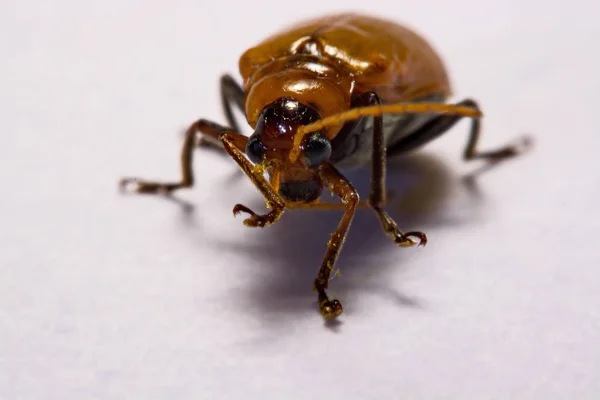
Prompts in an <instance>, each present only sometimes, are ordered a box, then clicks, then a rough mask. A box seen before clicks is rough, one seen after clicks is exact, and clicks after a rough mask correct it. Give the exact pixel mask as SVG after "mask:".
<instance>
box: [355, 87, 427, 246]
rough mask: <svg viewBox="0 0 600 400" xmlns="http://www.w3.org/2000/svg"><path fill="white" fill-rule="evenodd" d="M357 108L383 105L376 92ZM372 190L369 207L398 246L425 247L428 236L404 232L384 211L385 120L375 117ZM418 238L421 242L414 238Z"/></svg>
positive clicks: (366, 94) (361, 99)
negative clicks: (416, 245)
mask: <svg viewBox="0 0 600 400" xmlns="http://www.w3.org/2000/svg"><path fill="white" fill-rule="evenodd" d="M356 102H357V103H358V104H357V106H371V105H377V104H381V100H380V99H379V96H377V94H376V93H374V92H367V93H365V94H363V95H362V96H361V97H360V98H359V99H357V101H356ZM371 163H372V166H371V190H370V193H369V205H370V206H371V208H372V209H373V211H375V213H376V215H377V217H378V218H379V221H380V222H381V226H382V228H383V230H384V231H385V233H386V234H388V235H389V236H390V237H391V238H392V239H393V240H394V243H396V244H397V245H398V246H402V247H410V246H414V245H415V244H418V245H421V246H424V245H425V244H426V243H427V236H426V235H425V234H424V233H423V232H406V233H404V232H402V231H401V230H400V228H399V227H398V224H396V222H395V221H394V220H393V219H392V217H390V216H389V214H388V213H387V212H386V211H385V210H384V207H385V204H386V194H387V192H386V182H385V178H386V166H387V165H386V164H387V159H386V143H385V137H384V132H383V118H382V117H381V116H376V117H373V153H372V157H371ZM413 237H414V238H417V239H418V240H419V242H417V241H415V240H414V239H412V238H413Z"/></svg>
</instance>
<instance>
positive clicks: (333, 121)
mask: <svg viewBox="0 0 600 400" xmlns="http://www.w3.org/2000/svg"><path fill="white" fill-rule="evenodd" d="M430 112H431V113H437V114H455V115H462V116H464V117H472V118H480V117H482V116H483V113H482V112H481V111H479V110H477V109H475V108H472V107H466V106H455V105H452V104H442V103H401V104H381V105H375V106H368V107H360V108H353V109H350V110H348V111H344V112H341V113H339V114H335V115H332V116H329V117H327V118H324V119H322V120H319V121H316V122H313V123H312V124H308V125H304V126H301V127H300V128H298V132H297V133H296V136H295V137H294V146H293V147H292V150H291V151H290V161H291V162H292V163H294V162H296V160H297V159H298V157H299V156H300V145H301V144H302V141H303V140H304V138H305V137H306V136H307V135H308V134H310V133H313V132H316V131H318V130H320V129H322V128H325V127H328V126H332V125H338V124H340V123H342V122H346V121H352V120H355V119H359V118H361V117H368V116H379V115H382V114H425V113H430Z"/></svg>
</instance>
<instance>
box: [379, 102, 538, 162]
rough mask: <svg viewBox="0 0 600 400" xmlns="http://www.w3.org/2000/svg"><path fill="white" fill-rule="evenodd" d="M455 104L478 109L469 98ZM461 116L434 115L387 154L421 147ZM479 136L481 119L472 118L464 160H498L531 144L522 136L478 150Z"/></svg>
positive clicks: (438, 135)
mask: <svg viewBox="0 0 600 400" xmlns="http://www.w3.org/2000/svg"><path fill="white" fill-rule="evenodd" d="M456 105H459V106H467V107H473V108H475V109H478V110H479V106H478V105H477V103H476V102H475V101H474V100H471V99H466V100H463V101H461V102H460V103H457V104H456ZM462 118H464V117H463V116H457V115H440V116H439V117H436V118H434V119H432V120H431V121H429V122H428V123H426V124H425V125H423V126H422V127H421V128H419V129H418V130H417V131H416V132H414V133H412V134H410V135H409V136H407V137H406V138H404V139H403V140H401V141H400V142H398V143H396V144H394V145H393V146H390V147H389V148H388V149H387V155H388V156H395V155H398V154H402V153H406V152H409V151H411V150H415V149H416V148H418V147H421V146H423V145H425V144H427V143H429V142H431V141H432V140H435V139H437V138H438V137H440V136H441V135H443V134H444V133H446V132H448V131H449V130H450V129H451V128H452V127H453V126H454V125H456V123H458V122H459V121H460V120H461V119H462ZM480 136H481V121H480V120H479V119H478V118H475V119H473V120H472V124H471V131H470V133H469V140H468V142H467V146H466V147H465V150H464V153H463V158H464V159H465V160H467V161H470V160H476V159H484V160H488V161H500V160H503V159H506V158H509V157H513V156H516V155H517V154H519V153H522V152H523V151H524V150H525V149H526V148H528V147H529V145H530V144H531V139H530V138H529V137H522V138H520V140H519V141H517V142H516V143H513V144H511V145H506V146H504V147H501V148H498V149H493V150H488V151H480V150H479V149H478V148H477V146H478V144H479V138H480Z"/></svg>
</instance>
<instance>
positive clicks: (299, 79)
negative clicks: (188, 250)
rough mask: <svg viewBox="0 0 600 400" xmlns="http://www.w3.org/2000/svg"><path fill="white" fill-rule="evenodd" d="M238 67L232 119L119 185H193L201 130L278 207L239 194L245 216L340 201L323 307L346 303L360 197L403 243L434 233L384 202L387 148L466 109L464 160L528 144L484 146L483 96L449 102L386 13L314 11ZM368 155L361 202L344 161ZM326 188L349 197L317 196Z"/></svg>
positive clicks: (231, 84) (194, 128) (258, 220)
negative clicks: (414, 227)
mask: <svg viewBox="0 0 600 400" xmlns="http://www.w3.org/2000/svg"><path fill="white" fill-rule="evenodd" d="M239 70H240V73H241V75H242V77H243V87H240V86H239V85H238V84H237V83H236V82H235V81H234V79H233V78H232V77H231V76H229V75H225V76H223V77H222V78H221V97H222V102H223V107H224V111H225V115H226V117H227V122H228V124H229V126H228V127H226V126H222V125H219V124H216V123H214V122H210V121H207V120H204V119H200V120H198V121H197V122H195V123H193V124H192V125H191V126H190V127H189V128H188V130H187V132H186V134H185V140H184V144H183V149H182V154H181V168H182V177H181V181H180V182H175V183H158V182H147V181H140V180H138V179H135V178H127V179H123V180H122V181H121V185H122V187H124V186H125V185H128V184H130V183H133V184H135V186H134V187H135V189H134V190H136V191H137V192H140V193H158V192H160V193H171V192H173V191H174V190H177V189H181V188H189V187H192V186H193V183H194V177H193V172H192V152H193V150H194V148H195V147H196V145H197V144H198V142H197V134H198V133H200V134H202V135H203V136H202V137H203V138H204V139H207V140H208V142H209V143H212V144H215V145H218V146H219V147H221V145H222V148H224V150H225V151H226V152H227V153H229V155H230V156H231V157H232V158H233V159H234V160H235V161H236V162H237V164H238V165H239V167H240V168H241V169H242V170H243V172H244V173H245V174H246V175H247V176H248V177H249V178H250V179H251V180H252V182H253V183H254V185H255V186H256V187H257V188H258V189H259V190H260V192H261V193H262V194H263V196H264V197H265V200H266V204H267V207H268V208H269V209H270V210H271V211H270V212H268V213H267V214H264V215H259V214H256V213H254V212H253V211H252V210H250V209H249V208H247V207H246V206H243V205H241V204H237V205H236V206H235V207H234V209H233V212H234V214H238V213H240V212H244V213H247V214H249V215H250V217H249V218H247V219H246V220H245V221H244V224H245V225H247V226H251V227H265V226H267V225H270V224H273V223H275V222H277V221H278V220H279V218H280V217H281V215H282V214H283V211H284V209H285V208H290V209H292V208H306V209H335V208H340V207H341V208H343V209H344V210H345V213H344V215H343V217H342V219H341V221H340V223H339V225H338V227H337V229H336V231H335V232H334V233H333V234H332V236H331V240H330V241H329V243H328V246H327V251H326V253H325V256H324V259H323V262H322V264H321V267H320V268H319V271H318V273H317V277H316V279H315V282H314V288H315V290H316V291H317V293H318V301H319V308H320V311H321V314H322V315H323V316H324V317H325V318H335V317H337V316H339V315H340V314H341V313H342V305H341V303H340V302H339V301H338V300H335V299H330V298H329V297H328V296H327V294H326V292H325V291H326V289H327V287H328V283H329V281H330V277H331V273H332V271H333V267H334V264H335V261H336V259H337V257H338V255H339V253H340V250H341V249H342V245H343V244H344V240H345V238H346V235H347V233H348V229H349V228H350V223H351V221H352V219H353V216H354V213H355V211H356V209H357V207H359V206H365V207H370V208H371V209H372V210H373V211H374V212H375V214H376V215H377V217H378V218H379V220H380V221H381V226H382V228H383V230H384V231H385V233H386V234H388V235H389V236H390V237H391V238H392V240H393V241H394V242H395V243H396V244H397V245H398V246H403V247H408V246H413V245H416V244H420V245H424V244H425V243H426V241H427V238H426V236H425V234H424V233H421V232H407V233H404V232H402V231H401V230H400V228H399V227H398V225H397V224H396V222H395V221H394V220H393V219H392V218H391V217H390V216H389V215H388V213H387V212H386V211H385V210H384V206H385V203H386V189H385V176H386V157H389V156H396V155H399V154H402V153H406V152H408V151H410V150H414V149H416V148H417V147H419V146H422V145H425V144H426V143H428V142H430V141H432V140H434V139H435V138H437V137H439V136H440V135H442V134H443V133H445V132H447V131H448V130H449V129H450V128H451V127H452V126H453V125H455V124H456V123H457V122H458V121H459V120H460V119H462V118H463V117H471V118H473V119H472V121H473V122H472V127H471V132H470V136H469V140H468V143H467V146H466V149H465V152H464V159H466V160H474V159H487V160H500V159H503V158H506V157H509V156H513V155H515V154H517V153H518V152H520V150H522V149H523V148H524V146H525V145H526V144H527V143H528V142H527V139H526V138H524V139H523V141H522V142H520V143H517V144H515V145H512V146H506V147H503V148H500V149H497V150H493V151H486V152H481V151H479V150H478V149H477V142H478V139H479V133H480V123H479V118H480V117H481V115H482V114H481V112H480V110H479V108H478V106H477V103H476V102H475V101H473V100H470V99H467V100H463V101H461V102H459V103H457V104H454V105H450V104H445V101H446V99H447V98H448V97H449V96H450V94H451V93H450V83H449V80H448V76H447V73H446V70H445V68H444V65H443V64H442V61H441V60H440V58H439V56H438V55H437V54H436V53H435V51H434V50H433V49H432V48H431V47H430V45H429V44H428V43H427V42H426V41H425V40H424V39H423V38H421V37H420V36H419V35H417V34H416V33H414V32H413V31H411V30H409V29H407V28H405V27H402V26H400V25H397V24H395V23H393V22H390V21H387V20H384V19H380V18H375V17H369V16H363V15H356V14H342V15H331V16H327V17H323V18H319V19H314V20H310V21H306V22H304V23H302V24H299V25H296V26H294V27H292V28H290V29H288V30H285V31H283V32H280V33H279V34H277V35H275V36H272V37H271V38H268V39H267V40H265V41H263V42H262V43H260V44H259V45H258V46H256V47H254V48H251V49H249V50H247V51H246V52H245V53H244V54H243V55H242V57H241V59H240V62H239ZM232 106H236V107H239V108H240V109H241V110H243V112H244V113H245V116H246V119H247V122H248V124H250V126H251V127H252V128H253V129H254V133H253V134H252V135H251V136H250V137H246V136H243V135H241V134H240V133H239V132H240V130H239V125H238V123H237V122H236V120H235V118H234V116H233V112H232ZM369 162H370V163H371V171H372V172H371V191H370V194H369V199H368V200H367V201H366V202H365V201H359V196H358V194H357V192H356V190H355V189H354V187H353V186H352V184H351V183H350V182H349V181H348V180H347V179H346V178H345V177H344V176H343V175H342V174H341V173H340V172H339V170H338V167H340V168H341V167H344V166H359V165H364V164H367V163H369ZM265 172H266V173H267V174H268V176H269V180H267V179H265V177H264V173H265ZM323 188H326V189H327V190H329V191H330V192H331V193H332V194H333V195H335V196H337V197H339V198H340V199H341V203H320V202H319V199H320V196H321V193H322V190H323ZM413 238H414V239H413ZM415 239H416V240H415Z"/></svg>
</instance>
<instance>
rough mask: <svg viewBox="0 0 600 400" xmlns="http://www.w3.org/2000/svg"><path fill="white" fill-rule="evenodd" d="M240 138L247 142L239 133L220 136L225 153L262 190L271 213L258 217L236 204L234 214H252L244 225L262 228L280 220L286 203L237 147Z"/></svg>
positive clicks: (228, 132)
mask: <svg viewBox="0 0 600 400" xmlns="http://www.w3.org/2000/svg"><path fill="white" fill-rule="evenodd" d="M240 137H242V138H244V140H246V137H245V136H242V135H240V134H239V133H235V132H231V131H226V132H223V133H222V134H221V135H220V137H219V139H220V140H221V142H222V143H223V146H224V148H225V151H227V153H229V155H230V156H231V158H233V159H234V160H235V162H236V163H237V164H238V166H239V167H240V168H241V170H242V171H243V172H244V173H245V174H246V175H247V176H248V178H250V180H251V181H252V183H253V184H254V186H256V188H257V189H258V190H260V192H261V193H262V195H263V196H264V198H265V201H266V202H267V207H269V208H271V211H270V212H269V213H267V214H265V215H258V214H256V213H255V212H254V211H252V210H250V209H249V208H248V207H246V206H244V205H242V204H236V205H235V207H234V208H233V214H234V215H237V214H239V213H240V212H245V213H247V214H250V218H247V219H245V220H244V225H246V226H251V227H261V228H262V227H265V226H267V225H270V224H273V223H275V222H277V221H278V220H279V218H280V217H281V214H283V211H284V209H285V202H284V201H283V199H282V198H281V196H280V195H279V194H278V193H277V191H275V189H273V186H271V184H270V183H269V182H267V180H266V179H265V177H264V176H263V170H262V169H261V168H257V167H256V166H255V165H254V164H252V163H251V162H250V161H249V160H248V159H247V158H246V156H245V155H244V151H243V150H242V149H240V147H239V146H237V142H238V141H239V140H240V139H239V138H240Z"/></svg>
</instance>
